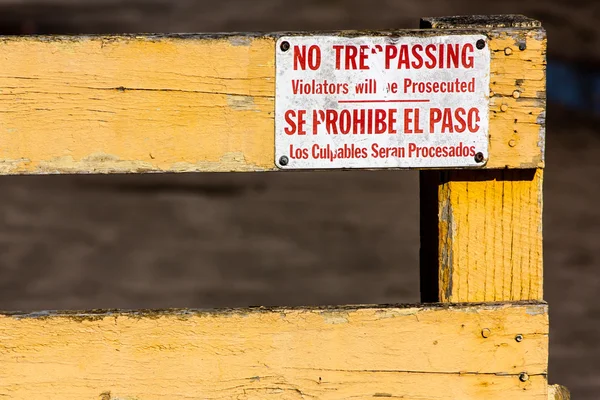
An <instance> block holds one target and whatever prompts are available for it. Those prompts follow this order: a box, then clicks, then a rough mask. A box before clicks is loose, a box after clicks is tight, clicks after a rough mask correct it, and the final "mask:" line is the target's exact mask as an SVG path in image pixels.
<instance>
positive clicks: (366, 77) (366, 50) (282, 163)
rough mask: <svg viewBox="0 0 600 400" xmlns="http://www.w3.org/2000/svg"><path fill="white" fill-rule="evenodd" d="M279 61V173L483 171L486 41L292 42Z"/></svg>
mask: <svg viewBox="0 0 600 400" xmlns="http://www.w3.org/2000/svg"><path fill="white" fill-rule="evenodd" d="M276 52H277V55H276V67H277V73H276V105H275V156H276V158H275V163H276V165H277V166H278V167H280V168H289V169H305V168H310V169H317V168H444V167H475V166H482V165H484V164H485V161H486V160H487V157H488V137H489V130H488V125H489V115H488V112H489V111H488V102H489V99H488V96H489V79H490V51H489V49H488V46H487V39H486V37H485V36H483V35H453V36H432V37H339V36H289V37H282V38H280V39H279V40H278V41H277V49H276Z"/></svg>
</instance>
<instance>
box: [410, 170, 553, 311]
mask: <svg viewBox="0 0 600 400" xmlns="http://www.w3.org/2000/svg"><path fill="white" fill-rule="evenodd" d="M430 174H433V175H434V178H433V183H432V181H431V179H430V180H429V181H427V182H425V180H424V179H422V181H421V184H422V185H426V186H427V185H428V186H429V187H430V188H432V189H431V190H434V191H435V193H434V194H433V196H431V197H430V198H429V200H428V201H426V202H422V203H421V204H422V207H426V208H425V209H423V208H422V211H421V212H422V213H426V214H427V215H429V217H430V218H431V221H430V224H429V225H428V226H427V230H426V231H423V230H422V232H421V236H422V253H424V252H426V253H427V254H426V255H425V256H423V254H422V260H421V262H422V268H424V269H425V270H428V271H433V272H432V274H431V276H430V278H429V280H428V281H427V282H428V284H432V285H434V286H435V287H436V289H437V293H436V294H435V295H437V300H439V301H442V302H446V301H447V302H473V301H518V300H541V299H542V298H543V260H542V208H543V203H542V182H543V170H542V169H538V170H514V171H512V170H505V171H495V172H494V171H450V172H443V173H438V172H431V173H430ZM436 183H437V184H436ZM432 185H433V186H432ZM423 200H425V199H423ZM422 229H424V227H423V226H422ZM436 246H437V248H436ZM426 279H427V278H426ZM433 279H437V282H432V280H433ZM431 295H432V294H431V293H429V296H430V297H429V298H427V299H424V300H425V301H432V299H431ZM433 300H436V299H433Z"/></svg>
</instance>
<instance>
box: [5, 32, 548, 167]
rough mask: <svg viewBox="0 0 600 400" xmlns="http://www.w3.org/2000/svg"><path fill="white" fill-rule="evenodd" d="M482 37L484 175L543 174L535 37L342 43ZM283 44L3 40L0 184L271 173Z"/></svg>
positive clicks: (195, 39)
mask: <svg viewBox="0 0 600 400" xmlns="http://www.w3.org/2000/svg"><path fill="white" fill-rule="evenodd" d="M477 33H483V34H485V35H487V36H488V37H489V39H490V40H489V47H490V50H491V79H490V90H491V93H490V95H491V98H490V143H489V152H490V155H489V160H488V162H487V164H486V166H485V168H536V167H542V166H543V164H544V155H543V149H544V126H545V121H544V116H545V114H544V112H545V51H546V50H545V49H546V39H545V33H544V31H543V29H542V28H540V27H539V26H532V27H513V28H505V29H495V30H494V29H489V28H477V29H473V28H471V29H452V30H443V29H441V30H440V29H438V30H436V29H431V30H411V31H395V32H342V33H335V34H336V35H350V36H352V35H396V36H416V35H419V36H431V35H451V34H456V35H460V34H477ZM278 36H279V35H278V34H270V35H257V34H232V35H170V36H169V35H167V36H137V35H130V36H85V37H84V36H81V37H80V36H75V37H68V36H32V37H3V38H1V39H0V49H1V51H2V57H0V174H46V173H111V172H126V173H132V172H186V171H268V170H275V169H276V167H275V164H274V157H275V156H274V115H273V114H274V104H275V81H274V80H275V41H276V40H277V37H278Z"/></svg>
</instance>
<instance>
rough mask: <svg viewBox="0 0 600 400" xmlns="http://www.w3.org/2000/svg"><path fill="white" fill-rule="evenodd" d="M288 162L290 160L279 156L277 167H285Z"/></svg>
mask: <svg viewBox="0 0 600 400" xmlns="http://www.w3.org/2000/svg"><path fill="white" fill-rule="evenodd" d="M289 162H290V159H289V158H287V157H286V156H281V157H280V158H279V165H282V166H284V167H285V166H286V165H288V163H289Z"/></svg>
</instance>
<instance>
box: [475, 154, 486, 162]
mask: <svg viewBox="0 0 600 400" xmlns="http://www.w3.org/2000/svg"><path fill="white" fill-rule="evenodd" d="M484 158H485V157H484V156H483V153H482V152H479V153H477V154H475V162H478V163H480V162H483V160H484Z"/></svg>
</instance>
